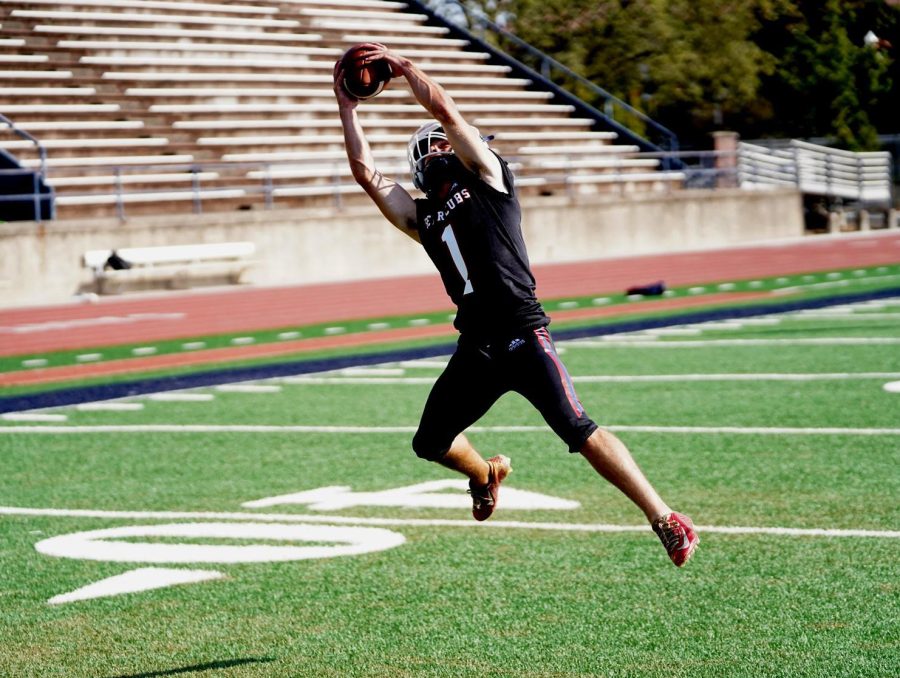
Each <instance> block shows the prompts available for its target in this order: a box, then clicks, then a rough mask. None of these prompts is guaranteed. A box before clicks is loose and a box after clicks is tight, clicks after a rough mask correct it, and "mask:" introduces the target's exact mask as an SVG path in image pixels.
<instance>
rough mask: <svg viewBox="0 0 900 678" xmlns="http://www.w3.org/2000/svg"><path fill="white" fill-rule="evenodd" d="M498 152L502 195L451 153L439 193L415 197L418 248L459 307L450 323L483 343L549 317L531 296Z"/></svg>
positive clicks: (514, 206)
mask: <svg viewBox="0 0 900 678" xmlns="http://www.w3.org/2000/svg"><path fill="white" fill-rule="evenodd" d="M497 157H498V159H499V160H500V166H501V168H502V171H503V182H504V185H505V186H506V189H507V190H508V191H509V193H508V194H506V193H501V192H500V191H497V190H495V189H493V188H492V187H491V186H489V185H488V184H487V183H485V182H484V181H483V180H481V179H480V178H479V177H478V176H477V175H476V174H474V173H472V172H470V171H469V170H468V169H466V168H465V166H464V165H463V164H462V163H461V162H460V161H459V159H458V158H457V157H456V156H451V157H450V166H449V168H448V170H447V172H448V175H449V176H450V177H451V181H450V184H449V188H448V189H447V192H446V195H442V196H439V197H438V196H430V197H429V198H427V199H418V200H416V221H417V228H418V231H419V237H420V239H421V241H422V245H423V246H424V247H425V251H426V252H427V253H428V256H429V257H431V260H432V261H433V262H434V264H435V266H436V267H437V269H438V271H439V272H440V274H441V279H442V280H443V282H444V288H445V289H446V290H447V294H449V295H450V298H451V299H452V300H453V303H454V304H456V306H457V309H458V310H457V314H456V320H455V321H454V323H453V324H454V326H455V327H456V329H457V330H459V331H460V333H461V334H463V335H464V336H466V337H471V338H474V339H477V340H487V341H490V340H492V339H496V338H502V337H506V336H510V335H512V334H515V333H516V332H519V331H521V330H527V329H533V328H536V327H543V326H545V325H547V324H549V322H550V319H549V318H548V317H547V316H546V315H545V313H544V310H543V309H542V308H541V305H540V303H539V302H538V300H537V297H536V296H535V291H534V290H535V282H534V276H533V275H532V273H531V268H530V266H529V263H528V253H527V252H526V251H525V241H524V240H523V238H522V228H521V217H522V213H521V209H520V207H519V200H518V198H517V197H516V193H515V186H514V183H513V176H512V172H511V171H510V169H509V167H508V166H507V164H506V162H505V161H504V160H503V159H502V158H500V156H497Z"/></svg>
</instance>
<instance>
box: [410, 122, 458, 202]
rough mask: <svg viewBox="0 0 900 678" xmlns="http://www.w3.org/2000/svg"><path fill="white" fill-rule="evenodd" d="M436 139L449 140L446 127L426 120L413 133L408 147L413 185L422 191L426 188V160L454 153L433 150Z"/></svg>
mask: <svg viewBox="0 0 900 678" xmlns="http://www.w3.org/2000/svg"><path fill="white" fill-rule="evenodd" d="M436 141H447V134H446V133H445V132H444V128H443V127H441V126H440V124H438V123H436V122H426V123H425V124H424V125H422V126H421V127H419V129H417V130H416V131H415V134H413V135H412V137H411V138H410V140H409V145H408V146H407V149H406V158H407V160H409V171H410V173H411V174H412V178H413V186H415V187H416V188H418V189H419V190H421V191H424V190H425V164H426V163H425V160H427V159H428V158H434V157H437V156H448V155H453V152H452V151H432V150H431V145H432V144H433V143H435V142H436Z"/></svg>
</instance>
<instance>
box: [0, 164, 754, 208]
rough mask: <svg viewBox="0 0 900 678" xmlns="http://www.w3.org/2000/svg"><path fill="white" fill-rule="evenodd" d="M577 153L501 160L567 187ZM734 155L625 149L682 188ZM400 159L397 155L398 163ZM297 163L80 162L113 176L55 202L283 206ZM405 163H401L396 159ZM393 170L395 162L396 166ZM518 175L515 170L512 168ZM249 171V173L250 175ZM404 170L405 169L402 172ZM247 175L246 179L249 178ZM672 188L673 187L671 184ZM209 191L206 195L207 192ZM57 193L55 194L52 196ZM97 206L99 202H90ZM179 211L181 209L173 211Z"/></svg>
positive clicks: (341, 180)
mask: <svg viewBox="0 0 900 678" xmlns="http://www.w3.org/2000/svg"><path fill="white" fill-rule="evenodd" d="M581 157H582V156H581V154H570V153H566V152H562V153H560V154H559V159H560V162H559V163H558V164H557V165H554V166H553V167H545V168H540V169H539V168H536V167H535V166H534V165H533V163H534V161H535V158H533V157H529V156H518V155H510V156H507V157H506V160H507V161H508V162H509V163H510V165H511V166H513V167H516V168H519V167H520V168H521V169H523V170H530V171H528V172H527V176H525V177H523V178H522V185H523V186H527V185H537V184H535V182H541V181H549V182H551V183H552V184H553V185H557V186H565V187H567V189H570V192H571V190H573V189H574V187H575V186H576V185H577V184H578V183H579V180H578V178H579V171H578V170H579V168H578V159H579V158H581ZM736 157H737V156H736V154H735V153H733V152H724V151H681V152H676V153H669V152H652V153H628V154H627V159H630V160H642V159H643V160H651V159H652V160H656V161H658V162H659V165H660V166H662V165H663V163H664V162H665V160H666V159H675V160H677V161H678V162H679V163H680V168H679V170H678V172H672V173H669V175H668V176H669V179H670V180H675V178H676V175H679V176H678V178H677V181H676V183H677V184H678V186H680V187H682V188H694V189H716V188H726V187H733V186H736V185H737V167H736V165H737V163H736ZM399 160H402V159H401V158H400V156H399V155H398V161H399ZM345 163H346V161H342V160H335V161H333V162H326V163H321V164H320V165H318V166H317V168H318V169H320V170H321V178H323V179H327V183H324V184H321V185H320V186H319V187H320V188H321V189H322V190H321V192H320V193H318V195H319V196H320V197H324V198H330V199H331V201H332V204H333V207H334V208H335V209H336V210H341V209H342V207H343V206H344V203H343V200H344V197H343V196H344V194H345V193H355V192H357V189H358V192H359V194H360V195H363V192H362V189H359V187H358V186H356V183H355V182H354V181H353V180H352V179H351V178H350V177H349V176H347V177H345V176H344V175H343V174H342V172H341V170H342V169H343V168H344V167H345ZM298 164H304V163H297V162H296V161H289V160H286V161H281V162H272V161H268V162H205V163H172V164H149V165H137V164H136V165H103V166H98V165H84V166H78V167H70V168H67V169H69V170H72V171H77V173H78V176H89V175H91V174H98V173H104V174H111V175H112V178H111V181H110V183H109V184H108V189H107V190H106V191H102V192H96V191H79V190H77V189H76V190H66V191H64V192H63V195H62V196H60V197H59V199H60V200H63V199H65V198H75V199H77V198H80V197H86V196H106V197H109V198H111V200H110V201H109V202H108V203H107V204H108V205H109V206H110V207H111V209H113V210H114V212H115V214H116V216H118V218H119V219H120V220H121V221H125V220H126V219H127V205H128V204H129V203H130V202H131V200H130V199H129V198H133V197H134V196H143V197H144V198H147V199H148V200H147V201H148V202H149V201H152V200H153V198H154V196H159V199H160V200H161V201H165V200H166V198H165V197H163V196H165V195H167V194H170V193H172V192H177V193H179V194H180V195H182V196H184V198H185V200H184V201H183V203H180V204H184V205H185V207H186V208H187V209H186V210H185V211H193V212H194V213H195V214H201V213H203V212H204V211H205V209H204V203H206V201H207V200H211V201H216V200H219V199H222V198H225V197H234V196H223V195H221V194H222V193H224V192H228V191H235V190H240V191H241V192H242V194H241V196H237V197H240V198H241V199H247V200H249V201H251V202H254V203H257V204H260V205H261V206H262V207H263V208H264V209H267V210H269V209H274V208H277V207H279V206H283V205H284V203H283V202H281V204H280V205H279V202H280V201H281V200H283V199H284V198H288V197H289V195H290V191H291V190H292V189H303V188H305V187H307V186H310V185H309V184H308V183H306V182H305V181H302V180H299V181H291V180H290V179H289V178H287V179H286V180H284V181H279V182H278V183H276V182H275V178H276V176H275V175H276V174H277V173H278V171H279V170H280V168H282V167H285V168H290V169H295V168H297V166H298ZM401 164H402V165H403V166H404V167H405V162H402V163H401ZM397 167H398V168H399V167H400V165H398V166H397ZM148 170H149V171H153V172H160V171H165V172H182V173H184V174H185V181H184V185H183V188H173V187H172V186H171V185H169V186H166V187H165V188H159V189H150V190H147V189H141V190H134V189H132V188H130V186H129V182H127V181H126V177H131V176H133V177H135V178H139V177H140V175H141V174H142V173H143V172H146V171H148ZM221 170H227V171H226V172H225V173H224V176H223V175H222V174H220V171H221ZM605 170H606V171H607V172H608V173H609V174H610V175H611V176H612V177H614V178H615V182H614V183H619V184H620V187H619V191H618V193H623V192H624V191H625V184H627V183H628V180H629V172H627V171H626V172H621V168H620V167H616V166H615V165H611V166H608V167H606V168H605ZM12 172H18V170H0V175H2V174H4V173H12ZM205 172H213V173H216V174H219V176H217V177H216V178H215V179H210V180H206V179H204V178H203V174H204V173H205ZM517 173H518V170H517ZM251 174H252V175H254V176H252V179H251ZM403 174H405V171H404V172H403ZM666 176H667V175H666V174H665V173H661V174H660V177H666ZM397 178H398V180H400V181H401V182H403V183H404V185H406V186H407V187H408V188H409V190H412V186H411V184H409V182H404V177H399V176H398V177H397ZM248 179H250V181H248ZM673 188H674V186H673ZM207 191H209V193H207ZM57 195H58V194H57ZM23 197H25V196H0V205H2V204H3V202H5V201H8V200H12V199H15V198H19V199H21V198H23ZM94 204H100V203H94ZM165 204H166V206H167V208H171V207H172V204H171V203H170V202H166V203H165ZM175 211H178V212H179V213H181V210H177V209H176V210H175Z"/></svg>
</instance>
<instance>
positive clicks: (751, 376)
mask: <svg viewBox="0 0 900 678" xmlns="http://www.w3.org/2000/svg"><path fill="white" fill-rule="evenodd" d="M436 379H437V377H312V376H310V377H307V376H303V377H286V378H285V379H283V380H282V381H283V383H286V384H293V385H334V384H346V385H354V384H399V385H413V386H416V385H427V384H433V383H434V382H435V380H436ZM853 379H900V372H811V373H799V372H795V373H791V372H787V373H762V372H761V373H750V372H748V373H726V374H616V375H607V374H600V375H581V376H575V377H572V381H574V382H576V383H583V384H598V383H626V384H627V383H631V382H679V381H844V380H853Z"/></svg>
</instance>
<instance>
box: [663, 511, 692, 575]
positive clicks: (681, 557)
mask: <svg viewBox="0 0 900 678" xmlns="http://www.w3.org/2000/svg"><path fill="white" fill-rule="evenodd" d="M652 526H653V531H654V532H656V536H658V537H659V540H660V541H661V542H662V544H663V546H665V547H666V551H667V552H668V554H669V558H671V559H672V562H673V563H675V565H677V566H678V567H681V566H682V565H684V564H685V563H686V562H687V561H688V558H690V557H691V556H692V555H694V549H696V548H697V544H699V543H700V537H698V536H697V534H696V533H695V532H694V523H693V521H692V520H691V519H690V518H688V517H687V516H686V515H684V514H683V513H675V512H674V511H673V512H672V513H667V514H666V515H664V516H660V517H659V518H657V519H656V520H654V521H653V525H652Z"/></svg>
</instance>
